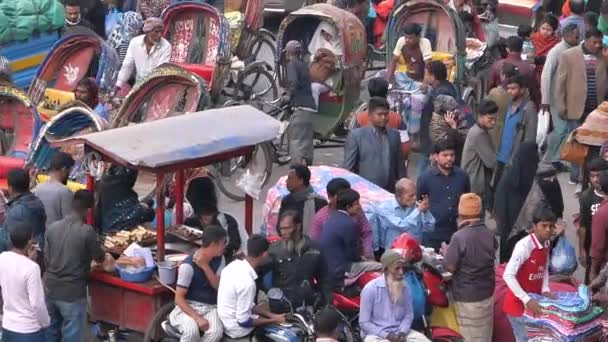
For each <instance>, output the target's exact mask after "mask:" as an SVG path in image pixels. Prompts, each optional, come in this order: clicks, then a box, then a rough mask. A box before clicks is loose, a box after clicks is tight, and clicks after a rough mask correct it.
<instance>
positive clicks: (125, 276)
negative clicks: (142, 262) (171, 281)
mask: <svg viewBox="0 0 608 342" xmlns="http://www.w3.org/2000/svg"><path fill="white" fill-rule="evenodd" d="M155 269H156V266H152V267H146V268H144V269H143V271H141V272H137V273H130V272H127V271H125V270H123V269H121V268H120V267H118V266H116V270H117V271H118V274H119V275H120V279H122V280H124V281H128V282H130V283H145V282H147V281H148V280H150V279H152V275H153V274H154V270H155Z"/></svg>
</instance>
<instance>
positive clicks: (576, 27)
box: [562, 23, 578, 36]
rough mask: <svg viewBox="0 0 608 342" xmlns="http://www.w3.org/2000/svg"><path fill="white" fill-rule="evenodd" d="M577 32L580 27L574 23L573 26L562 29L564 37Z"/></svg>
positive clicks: (569, 25)
mask: <svg viewBox="0 0 608 342" xmlns="http://www.w3.org/2000/svg"><path fill="white" fill-rule="evenodd" d="M575 30H578V25H576V24H574V23H572V24H568V25H566V26H564V27H563V28H562V36H565V35H568V34H571V33H572V32H574V31H575Z"/></svg>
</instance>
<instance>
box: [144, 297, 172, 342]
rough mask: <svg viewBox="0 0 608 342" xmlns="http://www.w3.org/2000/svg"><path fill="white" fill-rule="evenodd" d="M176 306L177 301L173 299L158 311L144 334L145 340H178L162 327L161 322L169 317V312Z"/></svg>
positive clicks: (161, 341) (151, 341)
mask: <svg viewBox="0 0 608 342" xmlns="http://www.w3.org/2000/svg"><path fill="white" fill-rule="evenodd" d="M173 308H175V302H173V301H171V302H169V303H167V304H165V305H163V306H161V308H160V309H159V310H158V311H157V312H156V314H155V315H154V317H152V320H151V321H150V323H149V324H148V327H147V328H146V333H145V334H144V342H178V341H179V340H176V339H174V338H172V337H169V336H167V334H165V332H164V331H163V329H162V328H161V323H162V322H164V321H165V320H167V319H169V314H170V313H171V311H173Z"/></svg>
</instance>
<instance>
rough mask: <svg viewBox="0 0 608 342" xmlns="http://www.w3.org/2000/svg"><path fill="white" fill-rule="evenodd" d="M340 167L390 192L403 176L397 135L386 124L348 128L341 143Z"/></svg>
mask: <svg viewBox="0 0 608 342" xmlns="http://www.w3.org/2000/svg"><path fill="white" fill-rule="evenodd" d="M344 168H345V169H347V170H349V171H351V172H354V173H356V174H358V175H359V176H361V177H363V178H365V179H367V180H368V181H370V182H372V183H374V184H376V185H378V186H379V187H381V188H384V189H386V190H388V191H390V192H393V191H394V190H395V183H396V182H397V180H398V179H399V178H401V177H405V162H404V160H403V154H402V153H401V135H400V134H399V131H397V130H396V129H393V128H390V127H387V128H386V129H385V130H384V132H380V131H378V130H377V129H376V128H374V127H373V126H366V127H362V128H357V129H354V130H352V131H351V132H350V133H349V134H348V137H347V138H346V144H345V145H344Z"/></svg>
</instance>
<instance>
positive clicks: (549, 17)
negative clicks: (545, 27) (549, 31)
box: [540, 13, 559, 31]
mask: <svg viewBox="0 0 608 342" xmlns="http://www.w3.org/2000/svg"><path fill="white" fill-rule="evenodd" d="M540 24H541V25H542V24H549V26H551V27H552V28H553V30H554V31H555V30H557V28H558V27H559V19H557V17H556V16H554V15H553V14H551V13H546V14H545V16H544V17H543V19H542V20H541V22H540Z"/></svg>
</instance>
